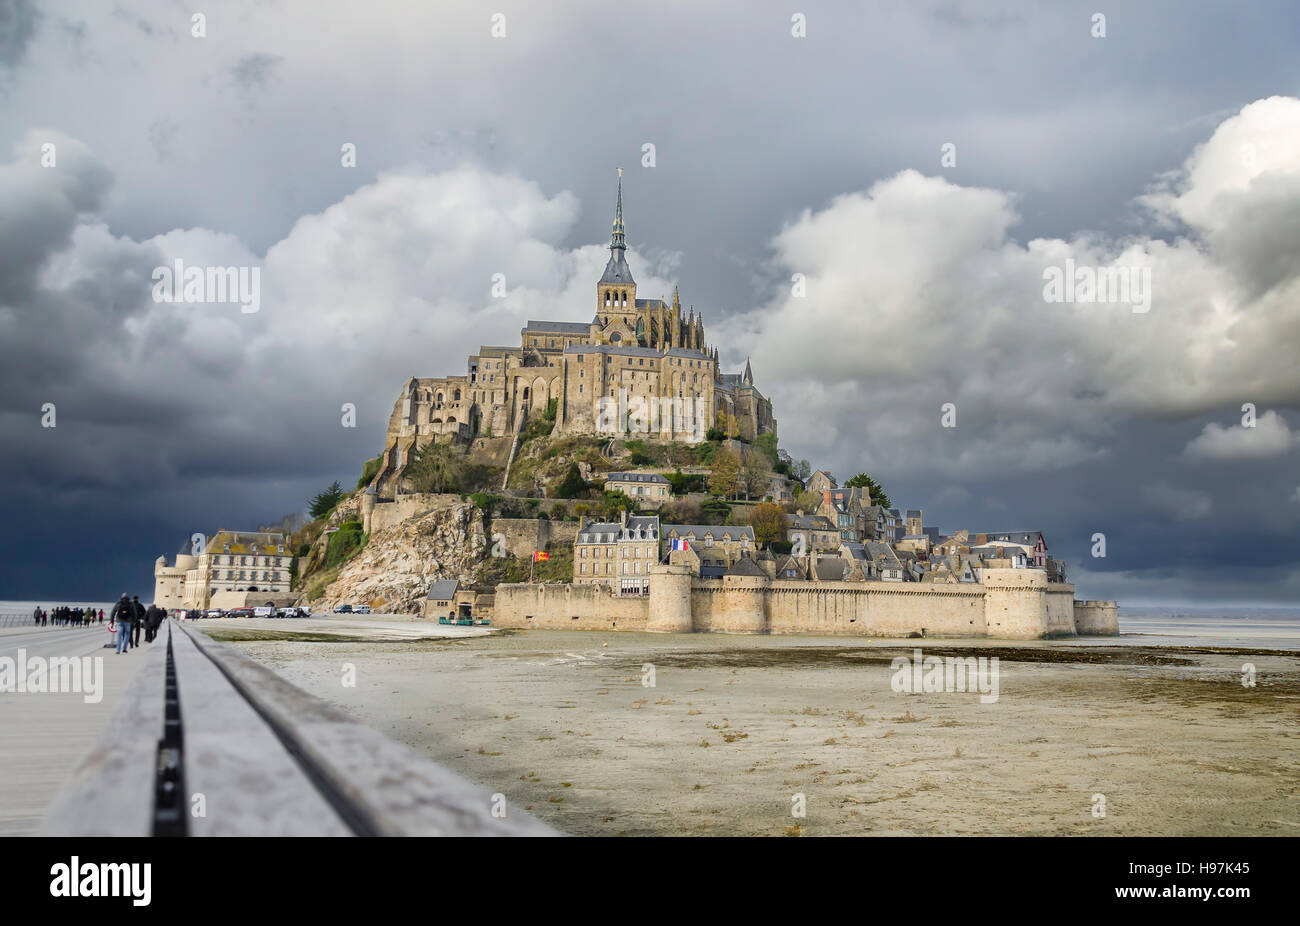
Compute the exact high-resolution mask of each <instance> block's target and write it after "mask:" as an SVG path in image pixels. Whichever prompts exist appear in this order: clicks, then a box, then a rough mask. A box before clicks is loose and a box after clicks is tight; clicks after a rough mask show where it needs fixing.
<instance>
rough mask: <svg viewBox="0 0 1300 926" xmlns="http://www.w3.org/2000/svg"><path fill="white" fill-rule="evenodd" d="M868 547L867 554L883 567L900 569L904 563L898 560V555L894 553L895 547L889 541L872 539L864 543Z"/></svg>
mask: <svg viewBox="0 0 1300 926" xmlns="http://www.w3.org/2000/svg"><path fill="white" fill-rule="evenodd" d="M863 546H864V547H866V551H867V555H868V556H869V557H871V560H872V561H873V562H874V563H875V564H876V566H877V567H879V568H881V569H886V568H889V569H899V568H902V565H903V564H902V563H900V562H899V561H898V556H897V555H896V554H895V553H894V548H893V547H891V546H890V545H889V544H887V543H881V542H879V541H874V540H873V541H870V542H868V543H864V544H863Z"/></svg>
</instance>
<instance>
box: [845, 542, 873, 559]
mask: <svg viewBox="0 0 1300 926" xmlns="http://www.w3.org/2000/svg"><path fill="white" fill-rule="evenodd" d="M840 549H841V550H846V551H848V554H849V556H851V557H852V558H853V559H869V558H870V557H869V556H868V555H867V547H866V545H865V544H861V543H842V544H840Z"/></svg>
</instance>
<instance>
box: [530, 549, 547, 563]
mask: <svg viewBox="0 0 1300 926" xmlns="http://www.w3.org/2000/svg"><path fill="white" fill-rule="evenodd" d="M550 558H551V554H549V553H543V552H542V551H540V550H538V551H537V552H535V553H534V554H533V562H534V563H540V562H542V561H543V560H548V559H550Z"/></svg>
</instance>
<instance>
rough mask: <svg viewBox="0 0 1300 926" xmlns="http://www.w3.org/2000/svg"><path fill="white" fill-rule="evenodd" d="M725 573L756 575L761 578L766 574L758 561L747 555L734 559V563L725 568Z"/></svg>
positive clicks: (730, 574)
mask: <svg viewBox="0 0 1300 926" xmlns="http://www.w3.org/2000/svg"><path fill="white" fill-rule="evenodd" d="M727 575H729V576H758V577H761V578H765V577H766V576H767V573H766V572H764V571H763V567H762V566H760V565H758V563H756V562H754V561H753V560H752V559H750V558H749V557H748V556H742V557H741V558H740V559H738V560H736V561H735V562H734V563H732V564H731V568H730V569H728V570H727Z"/></svg>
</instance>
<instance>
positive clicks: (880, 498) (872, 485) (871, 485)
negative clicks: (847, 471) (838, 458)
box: [844, 473, 894, 508]
mask: <svg viewBox="0 0 1300 926" xmlns="http://www.w3.org/2000/svg"><path fill="white" fill-rule="evenodd" d="M844 485H845V487H846V488H849V489H856V488H859V487H861V488H864V489H866V490H867V491H868V492H870V493H871V503H872V504H873V505H879V506H880V507H881V508H893V507H894V503H893V502H891V501H890V500H889V496H888V495H886V494H885V490H884V489H882V488H881V487H880V483H878V482H876V480H874V479H872V478H871V477H870V476H868V475H867V474H866V473H858V474H857V475H856V476H854V477H853V478H852V479H850V480H849V481H848V482H846V483H844Z"/></svg>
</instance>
